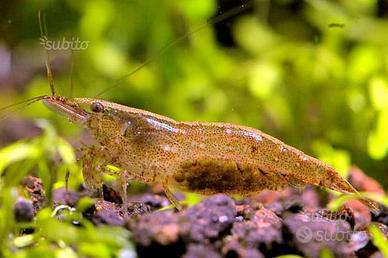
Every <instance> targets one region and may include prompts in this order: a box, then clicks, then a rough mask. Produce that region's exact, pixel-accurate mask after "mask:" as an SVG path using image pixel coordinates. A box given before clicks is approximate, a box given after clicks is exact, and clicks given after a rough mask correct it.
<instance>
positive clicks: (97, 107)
mask: <svg viewBox="0 0 388 258" xmlns="http://www.w3.org/2000/svg"><path fill="white" fill-rule="evenodd" d="M90 108H91V109H92V111H93V112H96V113H101V112H104V106H103V105H102V104H101V103H100V102H93V103H92V105H91V107H90Z"/></svg>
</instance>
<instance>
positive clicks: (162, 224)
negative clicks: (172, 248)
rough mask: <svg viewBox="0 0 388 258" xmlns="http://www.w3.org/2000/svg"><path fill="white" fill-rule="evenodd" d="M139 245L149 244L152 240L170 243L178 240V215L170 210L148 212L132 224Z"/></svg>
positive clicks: (134, 236)
mask: <svg viewBox="0 0 388 258" xmlns="http://www.w3.org/2000/svg"><path fill="white" fill-rule="evenodd" d="M130 229H131V230H132V233H133V238H134V240H135V242H136V243H137V244H138V245H142V246H149V245H151V243H152V242H155V243H157V244H160V245H168V244H172V243H175V242H177V241H178V239H179V226H178V217H177V216H176V215H175V214H174V213H172V212H169V211H165V212H155V213H151V214H146V215H144V216H142V217H140V218H139V220H138V221H135V222H134V223H132V224H131V225H130Z"/></svg>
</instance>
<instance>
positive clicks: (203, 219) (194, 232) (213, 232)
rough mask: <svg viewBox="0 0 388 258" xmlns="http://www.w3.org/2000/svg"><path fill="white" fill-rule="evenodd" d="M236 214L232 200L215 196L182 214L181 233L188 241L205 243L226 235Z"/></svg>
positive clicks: (219, 195)
mask: <svg viewBox="0 0 388 258" xmlns="http://www.w3.org/2000/svg"><path fill="white" fill-rule="evenodd" d="M236 214H237V212H236V207H235V204H234V202H233V200H232V199H231V198H230V197H228V196H226V195H223V194H216V195H213V196H212V197H210V198H208V199H206V200H205V201H203V202H201V203H199V204H197V205H195V206H193V207H191V208H189V209H187V210H185V211H184V212H183V213H182V215H181V220H182V221H183V223H182V224H181V227H182V229H181V232H182V233H183V235H185V237H186V238H188V239H189V240H190V241H194V242H198V243H207V242H209V241H211V240H213V239H217V238H219V237H221V236H222V235H223V234H226V233H227V232H226V231H227V230H229V229H230V228H231V226H232V224H233V222H234V220H235V217H236Z"/></svg>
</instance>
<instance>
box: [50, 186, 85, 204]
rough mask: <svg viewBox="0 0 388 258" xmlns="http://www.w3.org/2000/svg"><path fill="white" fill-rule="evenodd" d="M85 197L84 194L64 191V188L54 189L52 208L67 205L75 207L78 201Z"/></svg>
mask: <svg viewBox="0 0 388 258" xmlns="http://www.w3.org/2000/svg"><path fill="white" fill-rule="evenodd" d="M85 195H86V193H82V192H81V193H80V192H75V191H73V190H66V189H65V188H59V189H56V190H55V191H54V194H53V200H54V206H58V205H69V206H71V207H75V206H76V205H77V203H78V201H79V199H80V198H81V197H83V196H85Z"/></svg>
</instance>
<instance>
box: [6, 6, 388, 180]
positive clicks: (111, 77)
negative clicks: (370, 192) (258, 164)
mask: <svg viewBox="0 0 388 258" xmlns="http://www.w3.org/2000/svg"><path fill="white" fill-rule="evenodd" d="M233 7H237V8H239V9H240V11H239V13H238V14H236V15H235V16H233V17H229V18H227V19H225V20H223V21H220V22H218V23H217V24H211V22H207V21H209V19H210V21H211V18H212V17H215V16H217V15H218V14H222V13H225V12H227V10H229V9H231V8H233ZM39 10H41V11H42V13H43V14H44V16H45V17H46V24H47V29H48V41H50V42H53V43H54V44H57V46H58V44H62V45H61V47H59V48H62V49H57V50H50V51H49V55H50V59H51V65H52V68H53V73H54V79H55V85H56V88H57V91H58V92H59V93H60V94H61V95H65V96H70V95H72V96H88V97H93V96H95V95H96V94H98V93H99V92H101V91H102V90H104V89H106V88H107V87H110V86H112V85H114V84H115V83H116V82H117V80H118V79H119V78H120V77H122V76H124V75H125V74H128V73H130V72H131V70H133V69H134V68H136V67H137V66H138V65H139V64H141V63H142V62H144V61H145V60H146V59H147V58H149V57H155V58H154V60H153V61H152V62H151V63H150V64H148V65H147V66H146V67H144V68H143V69H141V70H140V71H138V72H137V73H135V74H134V75H132V76H130V77H127V78H125V79H124V80H122V81H120V83H119V84H118V86H117V87H114V88H112V89H111V90H109V91H107V93H106V94H104V95H103V96H102V98H104V99H107V100H111V101H114V102H118V103H122V104H125V105H129V106H132V107H137V108H142V109H146V110H149V111H153V112H156V113H159V114H162V115H166V116H169V117H172V118H174V119H176V120H184V121H222V122H230V123H236V124H242V125H248V126H251V127H255V128H258V129H260V130H262V131H264V132H266V133H269V134H271V135H273V136H275V137H277V138H279V139H281V140H283V141H284V142H286V143H288V144H290V145H293V146H295V147H297V148H299V149H301V150H303V151H305V152H306V153H308V154H311V155H313V156H316V157H319V158H321V159H322V160H324V161H326V162H328V163H330V164H331V165H333V166H335V167H336V168H337V169H338V170H339V171H341V172H343V173H344V175H345V173H346V171H347V170H348V168H349V166H350V165H351V164H356V165H357V166H359V167H360V168H362V169H363V170H364V171H365V172H366V173H367V174H368V175H371V176H373V177H375V178H377V179H378V180H379V182H380V183H382V184H383V185H384V186H385V187H387V186H388V180H387V171H388V158H387V152H388V129H387V128H388V77H387V71H388V44H387V36H386V35H388V20H387V17H388V3H387V1H377V0H356V1H350V0H342V1H319V0H309V1H291V0H277V1H266V0H257V1H255V0H253V1H241V0H218V1H213V0H212V1H211V0H179V1H172V0H147V1H144V0H127V1H124V0H123V1H108V0H96V1H76V0H68V1H56V0H51V1H43V0H34V1H2V2H1V3H0V103H1V105H0V106H5V105H7V104H12V103H15V102H17V101H21V100H23V99H26V98H30V97H34V96H37V95H44V94H49V86H48V81H47V79H46V76H45V70H44V55H43V46H42V45H41V44H40V39H39V38H40V32H39V24H38V12H39ZM206 23H208V25H206V26H204V27H203V29H201V30H199V31H196V32H195V33H193V34H192V35H190V36H188V37H187V38H185V39H183V40H181V41H179V42H177V43H176V44H175V45H173V46H172V47H170V48H168V49H167V50H166V51H164V53H163V54H162V55H159V53H160V51H161V50H162V49H163V48H165V47H166V46H167V45H168V44H169V43H170V42H173V41H174V40H175V39H177V38H179V37H181V36H182V35H186V34H188V33H189V32H190V31H193V30H196V28H199V27H201V26H203V25H204V24H206ZM76 40H79V41H81V42H87V47H86V48H85V49H80V50H77V49H73V50H70V49H64V48H66V46H67V47H68V45H63V42H64V41H76ZM61 42H62V43H61ZM85 44H86V43H85ZM84 46H85V45H84ZM71 85H72V86H71ZM72 89H73V90H72ZM4 116H6V118H5V117H4ZM1 117H2V118H1V120H0V123H1V125H0V132H1V136H0V140H1V141H0V142H1V144H2V145H5V144H7V143H9V142H11V141H13V140H15V139H18V138H24V137H30V136H32V135H34V134H36V133H39V130H37V129H36V128H35V127H34V126H33V125H31V124H30V122H28V121H30V120H31V119H36V118H46V119H48V120H49V121H51V122H52V123H53V124H54V126H55V128H57V130H58V131H59V133H60V134H61V135H65V136H66V137H68V139H70V140H72V139H76V138H77V136H78V135H79V129H78V128H77V127H76V126H69V123H68V121H67V120H66V119H64V118H63V117H61V116H59V115H56V114H54V113H52V112H51V111H50V110H47V109H46V108H45V107H44V106H43V105H42V104H41V103H36V104H33V105H30V106H28V107H27V108H25V109H23V110H22V111H20V110H19V111H18V112H12V113H11V112H10V110H6V111H2V113H1Z"/></svg>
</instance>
